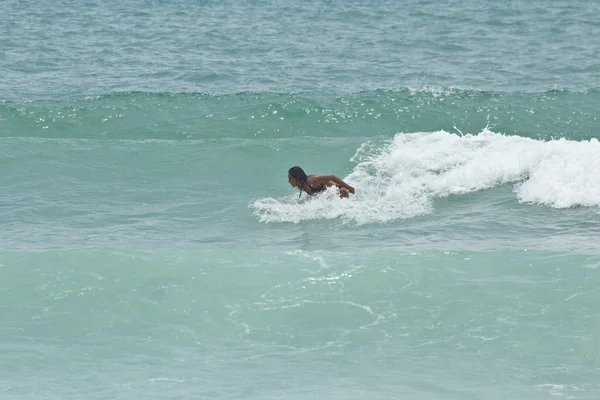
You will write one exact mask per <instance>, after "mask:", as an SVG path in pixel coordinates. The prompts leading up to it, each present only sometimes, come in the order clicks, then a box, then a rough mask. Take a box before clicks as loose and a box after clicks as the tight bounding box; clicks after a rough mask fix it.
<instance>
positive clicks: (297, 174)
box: [288, 166, 308, 182]
mask: <svg viewBox="0 0 600 400" xmlns="http://www.w3.org/2000/svg"><path fill="white" fill-rule="evenodd" d="M288 173H289V174H290V175H291V176H292V177H293V178H294V179H297V180H299V181H300V182H302V181H306V178H308V177H307V176H306V173H305V172H304V170H303V169H302V168H300V167H298V166H295V167H292V168H290V169H289V171H288Z"/></svg>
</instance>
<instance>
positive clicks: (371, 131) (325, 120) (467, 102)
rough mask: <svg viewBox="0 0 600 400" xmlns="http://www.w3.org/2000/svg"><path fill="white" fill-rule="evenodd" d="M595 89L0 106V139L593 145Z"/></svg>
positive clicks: (200, 96) (188, 97) (143, 95)
mask: <svg viewBox="0 0 600 400" xmlns="http://www.w3.org/2000/svg"><path fill="white" fill-rule="evenodd" d="M599 105H600V90H599V89H594V90H591V91H585V92H570V91H563V90H552V91H547V92H542V93H526V92H488V91H473V90H464V89H457V88H441V87H421V88H414V89H413V88H400V89H397V90H374V91H364V92H357V93H353V94H347V95H336V94H331V93H323V92H312V93H308V92H304V93H268V92H266V93H254V92H240V93H234V94H210V93H168V92H165V93H147V92H118V93H112V94H107V95H101V96H90V97H86V98H84V99H79V100H75V101H67V100H60V101H42V100H40V101H31V102H20V103H15V102H9V101H4V102H2V103H0V119H1V120H2V123H3V129H2V131H1V132H0V136H1V137H61V138H96V139H105V138H118V139H148V138H153V139H169V140H180V139H182V140H183V139H211V138H224V137H227V138H244V139H254V138H257V137H261V138H282V137H290V136H297V135H302V136H314V137H323V136H326V137H332V136H333V137H337V136H350V137H370V136H374V135H383V136H388V137H389V136H391V135H393V134H395V133H396V132H430V131H437V130H446V131H460V132H463V133H471V134H476V133H478V132H481V131H482V129H484V128H489V129H492V130H493V131H494V132H502V133H505V134H509V135H519V136H525V137H531V138H535V139H542V140H550V139H553V138H557V137H565V138H568V139H572V140H588V139H590V138H593V137H597V136H598V135H599V134H600V132H599V131H598V121H597V119H596V118H597V109H598V106H599Z"/></svg>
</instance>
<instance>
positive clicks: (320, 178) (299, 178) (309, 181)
mask: <svg viewBox="0 0 600 400" xmlns="http://www.w3.org/2000/svg"><path fill="white" fill-rule="evenodd" d="M288 182H289V183H290V185H292V187H297V188H298V189H300V196H302V192H303V191H304V192H306V193H308V194H309V195H310V196H312V195H314V194H317V193H319V192H322V191H323V190H325V189H327V188H328V187H329V186H337V188H338V190H339V193H340V197H349V196H350V195H349V194H348V192H350V193H352V194H354V188H353V187H352V186H350V185H348V184H347V183H346V182H344V181H343V180H341V179H340V178H338V177H337V176H335V175H308V176H307V175H306V173H305V172H304V170H303V169H302V168H300V167H298V166H296V167H292V168H290V169H289V171H288ZM300 196H298V198H300Z"/></svg>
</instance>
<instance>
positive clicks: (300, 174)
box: [288, 165, 308, 198]
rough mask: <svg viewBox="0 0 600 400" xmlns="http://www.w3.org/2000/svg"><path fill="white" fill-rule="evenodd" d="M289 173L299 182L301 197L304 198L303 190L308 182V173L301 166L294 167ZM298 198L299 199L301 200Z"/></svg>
mask: <svg viewBox="0 0 600 400" xmlns="http://www.w3.org/2000/svg"><path fill="white" fill-rule="evenodd" d="M288 173H289V174H290V175H291V176H292V178H294V179H296V180H297V181H298V182H299V185H298V189H300V196H302V188H303V187H304V185H306V180H307V179H308V176H306V172H304V170H303V169H302V168H300V167H299V166H297V165H296V166H295V167H292V168H290V169H289V170H288ZM300 196H298V198H300Z"/></svg>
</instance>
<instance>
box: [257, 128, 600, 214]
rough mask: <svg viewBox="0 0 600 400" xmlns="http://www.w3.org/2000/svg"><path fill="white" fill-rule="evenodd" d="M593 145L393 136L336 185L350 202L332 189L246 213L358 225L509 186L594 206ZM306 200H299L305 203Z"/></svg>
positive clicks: (543, 198)
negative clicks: (345, 186) (349, 189)
mask: <svg viewBox="0 0 600 400" xmlns="http://www.w3.org/2000/svg"><path fill="white" fill-rule="evenodd" d="M599 154H600V142H598V140H596V139H592V140H590V141H582V142H575V141H569V140H565V139H558V140H551V141H541V140H535V139H530V138H525V137H520V136H508V135H503V134H499V133H494V132H491V131H489V130H487V129H485V130H484V131H482V132H481V133H480V134H478V135H464V136H463V135H457V134H453V133H448V132H445V131H439V132H422V133H399V134H397V135H396V136H395V137H394V138H393V139H392V140H390V141H387V142H385V143H383V144H381V143H379V144H373V143H364V144H363V145H361V146H360V148H359V149H358V150H357V151H356V154H355V155H354V157H352V159H351V161H353V162H356V163H357V165H356V166H355V168H354V170H353V171H352V173H351V174H350V175H348V176H347V177H344V178H343V179H344V180H345V181H347V182H348V183H349V184H351V185H353V186H355V187H356V190H357V192H356V195H355V196H351V198H350V199H339V198H338V197H337V196H336V193H335V192H336V191H335V190H334V189H330V190H328V191H327V192H326V193H324V195H320V196H317V197H315V198H312V199H310V200H305V201H301V202H300V203H298V200H297V195H296V196H293V195H292V196H288V197H286V198H284V199H274V198H267V199H260V200H257V201H255V202H254V203H253V204H252V205H251V206H252V207H253V208H254V209H255V214H256V215H257V216H258V217H259V219H260V220H261V221H263V222H275V221H278V222H279V221H289V222H300V221H303V220H307V219H332V218H341V219H342V220H343V221H344V222H355V223H359V224H363V223H372V222H387V221H390V220H395V219H402V218H410V217H414V216H417V215H422V214H426V213H430V212H432V211H433V207H432V201H433V199H434V198H436V197H444V196H448V195H459V194H464V193H469V192H474V191H478V190H483V189H488V188H491V187H494V186H498V185H502V184H506V183H515V187H514V190H515V195H516V199H517V200H518V201H520V202H524V203H537V204H543V205H548V206H551V207H557V208H563V207H572V206H599V205H600V156H599ZM305 197H306V195H304V196H303V198H305Z"/></svg>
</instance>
